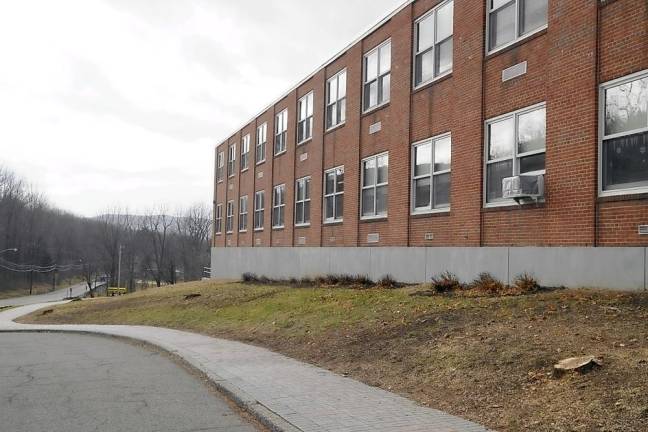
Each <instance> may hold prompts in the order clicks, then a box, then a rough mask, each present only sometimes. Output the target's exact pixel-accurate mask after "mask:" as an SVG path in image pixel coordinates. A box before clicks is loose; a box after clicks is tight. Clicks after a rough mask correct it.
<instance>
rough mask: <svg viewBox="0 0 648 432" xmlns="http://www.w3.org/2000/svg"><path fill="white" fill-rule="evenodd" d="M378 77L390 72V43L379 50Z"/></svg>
mask: <svg viewBox="0 0 648 432" xmlns="http://www.w3.org/2000/svg"><path fill="white" fill-rule="evenodd" d="M379 51H380V75H383V74H386V73H387V72H389V71H390V70H391V42H390V43H388V44H387V45H384V46H383V47H382V48H380V50H379Z"/></svg>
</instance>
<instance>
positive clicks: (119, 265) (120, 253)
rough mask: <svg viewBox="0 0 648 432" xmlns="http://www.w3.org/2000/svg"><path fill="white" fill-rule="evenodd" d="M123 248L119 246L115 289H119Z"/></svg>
mask: <svg viewBox="0 0 648 432" xmlns="http://www.w3.org/2000/svg"><path fill="white" fill-rule="evenodd" d="M123 248H124V247H123V246H122V245H119V260H118V261H117V288H120V287H121V258H122V249H123Z"/></svg>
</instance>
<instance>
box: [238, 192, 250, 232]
mask: <svg viewBox="0 0 648 432" xmlns="http://www.w3.org/2000/svg"><path fill="white" fill-rule="evenodd" d="M247 226H248V197H247V195H246V196H242V197H241V198H239V231H240V232H245V231H247Z"/></svg>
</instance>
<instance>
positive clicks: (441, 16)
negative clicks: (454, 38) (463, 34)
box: [436, 2, 454, 42]
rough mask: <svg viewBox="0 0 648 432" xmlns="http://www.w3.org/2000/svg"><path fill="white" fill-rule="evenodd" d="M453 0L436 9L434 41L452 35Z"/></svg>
mask: <svg viewBox="0 0 648 432" xmlns="http://www.w3.org/2000/svg"><path fill="white" fill-rule="evenodd" d="M453 12H454V2H450V3H448V4H447V5H445V6H443V7H442V8H440V9H439V10H438V11H437V21H436V24H437V29H436V41H437V42H439V41H442V40H443V39H446V38H447V37H449V36H450V35H452V25H453Z"/></svg>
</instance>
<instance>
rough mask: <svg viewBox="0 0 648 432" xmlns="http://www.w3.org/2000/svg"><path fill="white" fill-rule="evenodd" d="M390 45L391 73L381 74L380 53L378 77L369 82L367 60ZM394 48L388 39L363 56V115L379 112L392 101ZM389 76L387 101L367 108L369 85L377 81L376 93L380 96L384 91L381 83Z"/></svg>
mask: <svg viewBox="0 0 648 432" xmlns="http://www.w3.org/2000/svg"><path fill="white" fill-rule="evenodd" d="M387 45H390V47H389V50H390V55H389V59H390V64H389V71H388V72H386V73H383V74H382V75H381V74H380V53H378V62H377V63H376V68H377V73H378V75H377V76H376V78H374V79H372V80H369V81H367V59H368V58H369V57H370V56H371V55H372V54H374V53H375V52H378V51H379V50H380V49H381V48H383V47H385V46H387ZM392 49H393V47H392V46H391V38H389V39H387V40H386V41H384V42H382V43H381V44H380V45H378V46H376V47H375V48H373V49H371V50H370V51H367V52H366V53H365V54H364V55H363V56H362V102H361V104H362V113H363V114H366V113H368V112H371V111H374V110H377V109H379V108H381V107H383V106H385V105H387V104H388V103H389V102H390V101H391V70H392V64H393V61H392V59H393V56H394V52H393V51H392ZM387 75H389V97H388V98H387V99H385V100H384V101H382V102H380V101H378V103H377V104H376V105H373V106H370V107H366V106H365V91H366V88H367V84H371V83H372V82H374V81H376V82H377V84H376V86H377V89H376V91H377V92H378V95H379V94H380V90H381V89H382V86H379V85H378V84H380V82H381V81H382V80H383V79H384V78H385V77H386V76H387Z"/></svg>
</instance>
